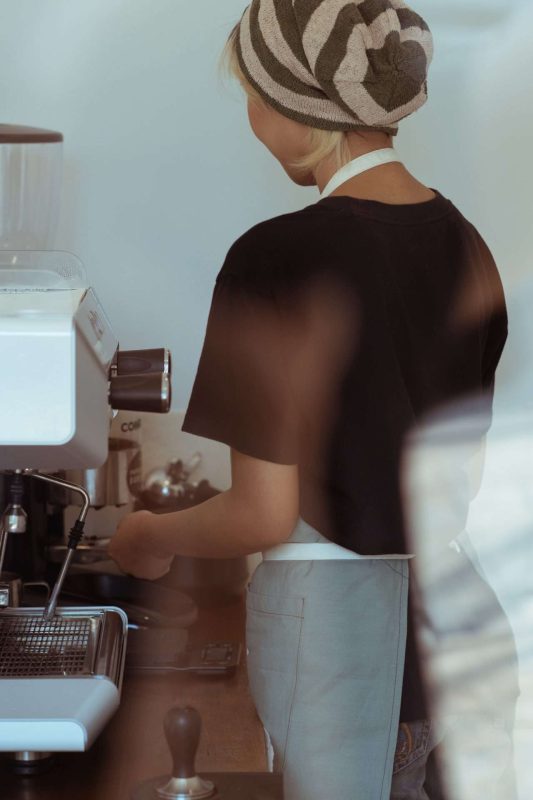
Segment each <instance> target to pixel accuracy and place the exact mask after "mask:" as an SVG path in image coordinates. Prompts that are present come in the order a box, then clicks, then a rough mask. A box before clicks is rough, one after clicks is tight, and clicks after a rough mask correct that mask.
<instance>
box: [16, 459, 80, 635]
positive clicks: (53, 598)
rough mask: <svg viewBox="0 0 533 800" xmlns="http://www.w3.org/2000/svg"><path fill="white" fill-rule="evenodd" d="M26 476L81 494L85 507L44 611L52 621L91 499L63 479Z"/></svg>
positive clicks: (27, 473) (74, 526) (27, 472)
mask: <svg viewBox="0 0 533 800" xmlns="http://www.w3.org/2000/svg"><path fill="white" fill-rule="evenodd" d="M24 474H25V475H31V477H32V478H37V480H40V481H44V482H45V483H52V484H54V485H55V486H61V487H62V488H63V489H69V490H70V491H72V492H76V493H77V494H80V495H81V496H82V498H83V507H82V509H81V512H80V514H79V516H78V519H77V520H76V522H75V523H74V525H73V526H72V528H71V529H70V533H69V537H68V547H67V553H66V555H65V558H64V560H63V564H62V565H61V569H60V571H59V575H58V576H57V580H56V582H55V585H54V588H53V589H52V594H51V595H50V599H49V600H48V603H47V605H46V608H45V610H44V618H45V619H47V620H49V619H52V617H53V616H54V614H55V612H56V608H57V602H58V600H59V595H60V593H61V589H62V588H63V583H64V581H65V578H66V575H67V572H68V570H69V567H70V563H71V561H72V559H73V557H74V551H75V550H76V548H77V546H78V545H79V543H80V541H81V539H82V537H83V529H84V527H85V520H86V518H87V513H88V511H89V507H90V505H91V499H90V497H89V495H88V493H87V492H86V491H85V489H84V488H83V487H82V486H78V485H77V484H75V483H70V481H64V480H62V479H61V478H56V477H53V476H52V475H41V473H39V472H33V471H32V470H31V469H27V470H24Z"/></svg>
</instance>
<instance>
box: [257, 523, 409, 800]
mask: <svg viewBox="0 0 533 800" xmlns="http://www.w3.org/2000/svg"><path fill="white" fill-rule="evenodd" d="M289 541H290V542H323V543H326V542H327V540H326V539H325V538H324V537H322V536H321V535H320V533H318V532H317V531H315V530H314V529H313V528H311V527H310V526H309V525H307V523H305V522H303V521H300V522H299V523H298V525H297V526H296V529H295V530H294V533H293V534H292V536H291V538H290V540H289ZM407 591H408V564H407V560H404V559H398V558H395V559H392V558H391V559H365V560H345V561H340V560H339V561H336V560H324V561H322V560H320V561H318V560H314V561H303V560H302V561H300V560H288V561H285V560H281V561H264V562H263V563H262V564H260V565H259V567H258V568H257V570H256V571H255V573H254V575H253V577H252V580H251V583H250V585H249V587H248V594H247V623H246V637H247V648H248V673H249V681H250V688H251V692H252V696H253V699H254V702H255V704H256V708H257V711H258V713H259V716H260V718H261V721H262V722H263V725H264V727H265V729H266V731H267V732H268V735H269V738H270V741H271V743H272V747H273V751H274V763H273V767H274V770H275V771H281V772H283V775H284V790H285V797H286V800H324V799H325V798H330V797H331V798H333V797H335V798H339V800H341V799H342V800H389V796H390V788H391V778H392V770H393V762H394V754H395V749H396V741H397V737H398V724H399V715H400V704H401V692H402V680H403V666H404V657H405V639H406V632H407Z"/></svg>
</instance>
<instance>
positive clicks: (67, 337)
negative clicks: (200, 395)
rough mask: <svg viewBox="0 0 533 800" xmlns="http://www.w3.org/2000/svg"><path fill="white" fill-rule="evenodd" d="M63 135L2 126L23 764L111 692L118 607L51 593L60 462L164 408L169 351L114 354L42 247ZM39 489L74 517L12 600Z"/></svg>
mask: <svg viewBox="0 0 533 800" xmlns="http://www.w3.org/2000/svg"><path fill="white" fill-rule="evenodd" d="M61 143H62V136H61V134H59V133H56V132H53V131H42V130H37V129H34V128H21V127H18V126H9V125H0V361H1V363H2V365H3V368H4V380H3V382H2V390H1V391H0V478H1V481H0V484H1V492H0V494H1V495H3V497H0V500H3V508H4V509H5V510H4V512H3V514H2V516H1V519H0V752H8V753H10V754H13V755H14V760H15V763H16V765H17V768H18V769H19V771H21V772H23V773H26V772H31V771H32V770H35V769H36V767H37V766H38V764H39V763H40V762H42V760H43V759H44V758H45V757H47V756H48V755H49V754H51V753H53V752H58V751H62V752H66V751H83V750H86V749H88V748H89V747H90V746H91V744H92V743H93V741H94V740H95V738H96V737H97V736H98V734H99V733H100V732H101V730H102V729H103V727H104V726H105V725H106V723H107V722H108V720H109V719H110V717H111V716H112V714H113V713H114V711H115V710H116V709H117V707H118V705H119V702H120V692H121V685H122V676H123V670H124V660H125V652H126V635H127V624H128V620H127V617H126V614H125V613H124V611H123V610H122V609H119V608H117V607H112V606H104V605H99V606H87V605H84V606H63V605H61V604H60V603H59V601H60V596H61V589H62V586H63V583H64V580H65V577H66V576H67V573H68V571H69V567H70V565H71V562H72V560H73V557H74V553H75V551H76V548H77V546H78V544H79V542H80V541H81V539H82V537H83V533H84V524H85V520H86V517H87V513H88V510H89V507H90V504H91V498H90V496H89V493H88V492H87V490H86V489H85V488H84V487H83V486H78V485H76V484H75V483H73V482H72V481H67V480H65V478H64V477H62V475H63V474H64V473H63V471H64V470H85V469H87V468H95V467H99V466H100V465H101V464H103V463H104V462H105V461H106V459H107V457H108V440H109V428H110V423H111V419H112V416H113V413H114V411H116V410H118V409H124V410H135V411H137V410H138V411H155V412H162V413H164V412H166V411H168V410H169V408H170V400H171V397H170V395H171V386H170V360H169V355H168V352H167V351H166V350H164V349H160V350H155V351H146V352H143V351H132V352H124V351H122V350H120V349H119V343H118V341H117V338H116V336H115V334H114V332H113V329H112V327H111V325H110V323H109V321H108V318H107V316H106V314H105V312H104V310H103V308H102V306H101V305H100V303H99V301H98V298H97V296H96V294H95V292H94V290H93V289H92V288H91V286H90V283H89V281H88V279H87V275H86V272H85V269H84V267H83V265H82V263H81V262H80V260H79V259H78V258H77V257H76V256H74V255H72V254H71V253H64V252H55V251H53V250H50V249H49V247H50V246H51V242H52V238H53V229H54V227H55V222H56V220H57V212H58V204H59V190H60V183H61V171H60V166H61ZM139 365H142V370H141V371H139V370H140V366H139ZM49 487H54V488H56V487H60V488H61V489H62V490H64V491H67V492H68V493H70V494H71V495H73V496H76V497H77V498H79V501H80V505H79V514H78V515H77V518H76V519H75V521H74V523H73V525H72V527H71V529H70V533H69V534H68V539H67V544H66V546H65V548H64V555H63V559H62V564H61V566H60V568H59V571H58V573H57V575H56V576H55V582H54V586H53V589H52V592H51V594H50V596H49V597H48V598H47V599H46V602H43V604H42V605H40V604H39V605H36V606H34V607H21V606H20V586H21V577H20V575H18V574H17V572H18V571H19V570H20V573H21V574H22V577H23V578H26V579H27V578H30V579H32V578H33V579H39V578H40V577H41V574H42V569H43V567H44V560H45V559H44V555H43V553H44V550H43V547H42V541H41V537H42V531H43V530H44V529H45V528H46V525H47V524H48V523H49V519H47V506H48V503H47V494H46V492H47V491H48V489H49ZM45 490H46V492H45ZM6 566H9V567H10V568H11V569H12V570H17V572H15V571H11V572H8V571H7V570H6Z"/></svg>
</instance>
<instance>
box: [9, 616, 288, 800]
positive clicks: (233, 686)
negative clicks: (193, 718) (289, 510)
mask: <svg viewBox="0 0 533 800" xmlns="http://www.w3.org/2000/svg"><path fill="white" fill-rule="evenodd" d="M244 614H245V611H244V603H243V601H242V600H241V601H237V602H234V603H232V604H231V605H226V606H224V607H221V608H216V609H209V610H205V609H202V610H201V612H200V616H199V619H198V622H197V623H195V625H194V626H193V627H192V628H191V629H190V632H189V633H190V636H189V646H191V647H198V646H201V645H202V644H205V643H207V642H209V641H213V640H218V641H224V640H227V641H240V642H243V641H244ZM243 651H244V648H243ZM172 705H180V706H185V705H190V706H194V707H195V708H197V709H198V711H199V712H200V714H201V716H202V721H203V729H202V737H201V741H200V747H199V750H198V756H197V761H196V766H197V769H198V772H199V773H203V772H209V773H212V772H233V773H235V772H261V771H265V770H266V769H267V766H266V756H265V747H264V739H263V733H262V729H261V724H260V722H259V719H258V717H257V714H256V712H255V709H254V706H253V703H252V700H251V697H250V695H249V691H248V682H247V675H246V666H245V655H244V652H243V659H242V661H241V664H240V666H239V667H238V669H237V671H236V673H235V675H233V676H232V677H199V676H196V675H191V674H187V673H185V674H179V673H177V674H173V675H164V676H153V675H150V676H141V677H139V676H128V675H126V677H125V680H124V686H123V691H122V702H121V706H120V708H119V710H118V712H117V714H116V715H115V717H114V718H113V719H112V721H111V722H110V724H109V725H108V727H107V728H106V729H105V730H104V732H103V733H102V734H101V736H100V738H99V739H98V740H97V741H96V743H95V744H94V745H93V747H92V749H91V750H90V751H89V752H87V753H76V754H60V755H58V756H57V763H56V764H55V766H54V767H53V768H52V770H51V771H49V772H48V773H46V774H44V775H40V776H34V777H31V778H21V777H18V776H13V775H12V774H10V772H9V770H8V768H7V765H6V761H5V758H2V759H1V761H0V786H1V790H0V796H1V797H2V800H67V798H68V800H129V797H130V793H131V791H132V789H133V788H134V787H135V786H136V785H137V784H139V783H142V782H144V781H146V780H147V779H149V778H152V777H154V776H157V775H164V774H168V773H169V771H170V756H169V753H168V750H167V745H166V742H165V738H164V734H163V728H162V723H163V718H164V716H165V713H166V711H167V710H168V709H169V708H170V707H171V706H172ZM270 777H271V776H269V777H267V779H266V780H267V783H268V781H269V778H270ZM261 796H263V795H262V794H261ZM267 796H270V795H268V792H267V794H266V795H265V798H266V797H267ZM274 796H275V795H272V797H274ZM229 800H231V798H229Z"/></svg>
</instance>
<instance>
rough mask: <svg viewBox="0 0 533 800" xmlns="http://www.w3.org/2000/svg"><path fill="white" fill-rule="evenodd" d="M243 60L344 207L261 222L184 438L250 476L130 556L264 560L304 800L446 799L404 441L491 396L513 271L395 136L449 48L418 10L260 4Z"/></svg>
mask: <svg viewBox="0 0 533 800" xmlns="http://www.w3.org/2000/svg"><path fill="white" fill-rule="evenodd" d="M228 57H229V63H230V65H231V67H232V70H233V72H234V73H235V74H236V75H237V77H238V78H239V80H240V81H241V83H242V85H243V86H244V88H245V90H246V92H247V94H248V111H249V119H250V124H251V127H252V130H253V131H254V133H255V135H256V136H257V137H258V139H259V140H260V141H261V142H263V144H264V145H265V146H266V147H267V148H268V150H269V151H270V152H271V153H272V155H273V156H274V157H275V158H276V159H277V161H278V162H279V163H280V164H281V166H282V167H283V169H284V170H285V171H286V173H287V174H288V176H289V177H290V178H291V180H293V181H294V182H296V183H297V184H299V185H302V186H310V185H316V186H317V187H318V189H319V190H320V192H321V199H320V201H319V202H317V203H315V204H314V205H311V206H309V207H308V208H304V209H302V210H301V211H298V212H295V213H292V214H286V215H284V216H281V217H277V218H275V219H272V220H268V221H267V222H264V223H262V224H260V225H257V226H256V227H254V228H252V229H251V230H250V231H248V232H247V233H246V234H244V236H242V237H241V238H240V239H239V240H238V241H237V242H236V243H235V244H234V245H233V247H232V248H231V250H230V252H229V253H228V256H227V258H226V261H225V264H224V266H223V268H222V270H221V272H220V274H219V277H218V279H217V284H216V288H215V292H214V298H213V304H212V308H211V313H210V318H209V323H208V328H207V334H206V341H205V345H204V350H203V353H202V357H201V361H200V365H199V369H198V374H197V377H196V382H195V386H194V389H193V393H192V397H191V401H190V405H189V409H188V412H187V416H186V419H185V424H184V430H186V431H189V432H192V433H195V434H198V435H201V436H206V437H208V438H213V439H217V440H219V441H222V442H225V443H226V444H228V445H229V446H230V447H231V457H232V458H231V461H232V487H231V489H230V490H229V491H227V492H225V493H223V494H221V495H219V496H217V497H215V498H213V499H212V500H209V501H208V502H206V503H204V504H202V505H200V506H197V507H195V508H192V509H189V510H186V511H182V512H177V513H174V514H168V515H163V516H153V515H151V514H149V513H147V512H139V513H137V514H134V515H131V516H128V517H127V518H126V519H125V520H124V522H123V523H122V524H121V525H120V527H119V530H118V532H117V534H116V536H115V538H114V539H113V543H112V545H111V555H112V556H113V558H115V559H116V561H117V562H118V564H119V565H120V566H121V567H122V568H123V569H124V570H125V571H127V572H130V573H132V574H134V575H138V576H140V577H145V578H157V577H159V576H161V575H163V574H165V573H166V572H167V571H168V569H169V565H170V562H171V560H172V558H173V556H174V555H177V554H180V555H189V556H200V557H201V556H209V557H220V558H224V557H232V556H237V555H242V554H247V553H253V552H258V551H263V553H264V556H265V558H264V561H263V563H262V564H261V565H260V567H259V568H258V569H257V570H256V572H255V574H254V576H253V579H252V582H251V585H250V587H249V592H248V598H247V612H248V616H247V643H248V649H249V656H248V667H249V676H250V685H251V689H252V694H253V697H254V700H255V703H256V706H257V709H258V712H259V715H260V717H261V719H262V721H263V724H264V726H265V729H266V731H267V733H268V734H269V739H270V742H271V744H272V748H273V756H274V768H275V769H279V770H282V771H283V774H284V786H285V796H286V797H287V798H288V800H315V799H316V800H318V798H323V797H346V798H361V799H363V798H364V800H374V799H375V800H378V798H379V800H385V798H388V797H389V796H390V795H391V781H392V796H393V797H398V798H422V797H425V796H426V795H425V793H424V790H423V788H422V785H423V782H424V764H425V754H426V752H427V750H428V741H429V737H430V726H429V723H428V722H427V720H426V712H425V707H424V703H423V698H422V696H421V695H422V693H421V689H420V681H419V679H418V677H417V674H416V659H415V657H414V654H413V646H412V643H411V642H410V640H409V641H408V644H407V662H406V663H407V668H406V675H405V679H403V671H404V660H405V647H406V629H407V585H408V557H409V548H408V545H407V544H406V541H405V536H404V526H403V517H402V511H401V499H400V491H399V464H400V454H401V448H402V441H403V438H404V435H405V433H406V431H408V430H409V429H410V428H411V427H412V426H413V425H415V424H416V422H417V420H418V419H419V418H420V417H421V416H422V415H423V414H425V413H426V412H427V411H428V410H429V409H431V408H433V407H435V406H436V405H438V404H440V403H444V402H446V401H447V400H449V399H450V398H452V397H454V396H456V395H457V394H462V393H469V392H472V391H474V392H475V391H480V390H482V389H483V388H485V387H487V388H489V387H490V386H491V383H492V380H493V376H494V370H495V368H496V365H497V363H498V360H499V357H500V354H501V350H502V348H503V344H504V342H505V337H506V318H505V309H504V303H503V296H502V293H501V285H500V282H499V279H498V275H497V271H496V268H495V265H494V262H493V261H492V258H491V256H490V253H489V252H488V250H487V248H486V246H485V245H484V243H483V241H482V240H481V238H480V236H479V234H478V233H477V232H476V231H475V229H474V228H473V227H472V226H471V225H470V224H469V223H468V222H467V221H466V220H465V219H464V218H463V217H462V216H461V214H460V213H459V212H458V211H457V209H456V208H455V207H454V206H453V204H452V203H451V202H450V201H449V200H447V199H445V198H444V197H443V196H442V195H441V194H440V193H439V192H437V191H435V190H433V189H430V188H428V187H426V186H425V185H423V184H422V183H421V182H419V181H418V180H417V179H416V178H415V177H414V176H413V175H411V174H410V173H409V172H408V170H407V169H406V167H405V166H404V165H403V164H402V163H401V161H400V159H399V157H398V156H397V154H396V153H395V151H394V149H393V148H392V141H393V137H394V136H395V135H396V133H397V130H398V124H397V123H398V121H399V120H401V119H403V118H404V117H406V116H407V115H409V114H411V113H413V112H414V111H416V110H417V109H418V108H419V107H420V106H421V105H422V104H423V103H424V102H425V100H426V97H427V85H426V78H427V70H428V66H429V63H430V60H431V57H432V39H431V33H430V31H429V29H428V27H427V25H426V23H425V22H424V21H423V20H422V19H421V17H419V16H418V15H417V14H415V13H414V12H413V11H411V10H410V9H409V8H408V7H407V6H406V5H405V4H404V3H403V2H402V0H362V1H360V2H353V3H348V4H345V3H337V2H332V0H313V1H312V2H310V0H306V2H304V1H303V0H292V1H291V0H254V1H253V2H252V3H251V5H250V6H249V7H248V8H247V9H246V11H245V13H244V15H243V17H242V19H241V22H240V23H239V25H238V26H237V28H236V29H235V31H234V32H233V34H232V36H231V37H230V40H229V43H228ZM472 282H475V286H476V292H477V293H478V294H479V295H480V296H481V295H482V296H483V298H484V302H483V303H481V304H480V308H479V313H477V312H476V313H475V314H474V315H473V317H472V316H469V317H468V319H467V318H466V317H465V316H464V315H463V316H462V315H461V314H460V313H454V311H455V309H456V300H457V298H458V296H459V294H462V293H463V289H464V288H465V286H470V285H472ZM465 320H466V321H465ZM454 533H455V532H453V531H452V532H450V538H453V536H454ZM289 540H290V541H289ZM408 639H409V637H408ZM402 680H403V702H402ZM399 723H401V725H400V728H399V727H398V726H399ZM398 730H399V731H400V733H399V735H398ZM395 750H396V751H397V752H396V762H395V758H394V757H395ZM393 769H394V771H395V774H394V779H393V778H392V775H393Z"/></svg>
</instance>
